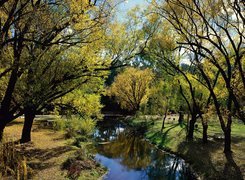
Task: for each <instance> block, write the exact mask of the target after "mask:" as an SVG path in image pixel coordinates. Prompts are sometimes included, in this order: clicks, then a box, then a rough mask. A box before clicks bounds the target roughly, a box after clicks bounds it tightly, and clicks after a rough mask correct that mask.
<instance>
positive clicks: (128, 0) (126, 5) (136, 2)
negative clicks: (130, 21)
mask: <svg viewBox="0 0 245 180" xmlns="http://www.w3.org/2000/svg"><path fill="white" fill-rule="evenodd" d="M147 5H148V3H147V1H146V0H125V2H123V3H121V4H120V5H119V7H118V8H119V12H118V19H119V20H123V19H125V17H126V15H127V12H128V11H129V10H130V9H132V8H134V7H135V6H140V7H142V8H144V7H147Z"/></svg>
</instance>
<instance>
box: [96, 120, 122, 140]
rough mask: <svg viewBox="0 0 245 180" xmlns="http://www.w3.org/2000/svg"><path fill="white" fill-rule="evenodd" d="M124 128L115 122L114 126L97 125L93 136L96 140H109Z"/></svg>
mask: <svg viewBox="0 0 245 180" xmlns="http://www.w3.org/2000/svg"><path fill="white" fill-rule="evenodd" d="M123 130H124V126H122V125H121V124H119V123H117V124H115V125H114V126H99V127H98V129H97V130H96V132H95V134H94V137H95V138H96V139H97V140H98V141H111V140H114V139H116V138H117V136H118V135H119V134H120V133H121V132H122V131H123Z"/></svg>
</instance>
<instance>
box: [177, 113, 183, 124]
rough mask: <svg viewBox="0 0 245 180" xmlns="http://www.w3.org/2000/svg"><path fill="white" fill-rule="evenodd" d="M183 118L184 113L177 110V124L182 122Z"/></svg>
mask: <svg viewBox="0 0 245 180" xmlns="http://www.w3.org/2000/svg"><path fill="white" fill-rule="evenodd" d="M183 120H184V114H183V112H182V111H179V120H178V121H179V124H182V123H183Z"/></svg>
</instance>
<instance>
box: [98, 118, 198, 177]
mask: <svg viewBox="0 0 245 180" xmlns="http://www.w3.org/2000/svg"><path fill="white" fill-rule="evenodd" d="M94 137H95V140H96V141H97V142H99V144H98V145H97V146H96V152H97V154H96V156H95V159H96V161H98V162H99V163H101V164H102V165H103V166H105V167H107V168H108V170H109V172H108V173H107V175H106V176H105V177H104V179H105V180H148V179H156V180H161V179H177V180H178V179H193V178H194V177H193V176H192V174H191V172H190V170H189V168H188V167H187V166H186V164H185V162H184V160H182V159H181V158H179V157H176V156H173V155H170V154H169V153H166V152H163V151H161V150H158V149H156V148H155V147H154V146H152V145H151V144H150V143H148V142H147V141H145V140H143V139H142V137H141V136H140V135H138V134H137V133H134V132H132V131H131V130H129V129H128V128H126V127H125V126H124V125H123V124H122V123H120V122H116V123H115V122H113V121H110V122H108V121H107V122H103V123H101V124H100V125H99V126H98V128H97V130H96V132H95V134H94Z"/></svg>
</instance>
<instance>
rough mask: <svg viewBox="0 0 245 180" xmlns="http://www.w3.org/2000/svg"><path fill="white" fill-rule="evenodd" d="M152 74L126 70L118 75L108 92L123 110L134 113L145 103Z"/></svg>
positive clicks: (145, 70)
mask: <svg viewBox="0 0 245 180" xmlns="http://www.w3.org/2000/svg"><path fill="white" fill-rule="evenodd" d="M152 79H153V74H152V72H151V71H150V70H149V69H144V70H140V69H136V68H132V67H130V68H126V69H125V70H124V71H123V72H122V73H120V74H119V75H118V76H117V77H116V79H115V81H114V83H113V84H112V85H111V87H110V88H109V90H108V94H109V96H114V97H115V98H116V100H117V101H118V103H119V104H120V105H121V107H122V108H123V109H126V110H129V111H131V112H133V113H135V112H136V111H137V110H139V109H140V105H141V104H143V103H146V101H147V99H148V94H149V88H150V83H151V80H152Z"/></svg>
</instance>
